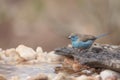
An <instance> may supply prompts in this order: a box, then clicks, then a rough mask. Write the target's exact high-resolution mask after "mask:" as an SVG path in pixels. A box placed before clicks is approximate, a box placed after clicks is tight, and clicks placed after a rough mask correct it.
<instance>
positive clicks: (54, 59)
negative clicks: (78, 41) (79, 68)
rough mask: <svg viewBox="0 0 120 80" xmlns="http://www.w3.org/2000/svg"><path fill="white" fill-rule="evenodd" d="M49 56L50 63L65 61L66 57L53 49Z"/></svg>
mask: <svg viewBox="0 0 120 80" xmlns="http://www.w3.org/2000/svg"><path fill="white" fill-rule="evenodd" d="M47 58H48V62H50V63H59V62H63V60H64V57H63V56H60V55H57V54H55V52H54V51H51V52H49V53H48V54H47Z"/></svg>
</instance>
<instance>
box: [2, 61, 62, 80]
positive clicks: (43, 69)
mask: <svg viewBox="0 0 120 80" xmlns="http://www.w3.org/2000/svg"><path fill="white" fill-rule="evenodd" d="M58 66H61V65H60V64H48V63H40V64H34V65H8V64H1V65H0V74H3V75H5V76H6V77H7V79H10V77H12V76H19V77H20V80H26V78H27V77H28V76H34V75H36V74H38V73H45V74H48V75H49V74H50V75H52V76H55V75H56V73H55V67H58Z"/></svg>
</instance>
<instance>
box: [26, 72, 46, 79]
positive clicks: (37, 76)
mask: <svg viewBox="0 0 120 80" xmlns="http://www.w3.org/2000/svg"><path fill="white" fill-rule="evenodd" d="M27 80H48V76H47V75H45V74H41V73H40V74H37V75H35V76H32V77H29V78H28V79H27Z"/></svg>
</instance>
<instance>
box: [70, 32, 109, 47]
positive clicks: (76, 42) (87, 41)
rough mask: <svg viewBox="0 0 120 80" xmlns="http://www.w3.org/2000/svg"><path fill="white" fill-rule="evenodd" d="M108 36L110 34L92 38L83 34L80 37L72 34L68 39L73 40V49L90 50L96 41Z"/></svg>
mask: <svg viewBox="0 0 120 80" xmlns="http://www.w3.org/2000/svg"><path fill="white" fill-rule="evenodd" d="M108 34H109V33H105V34H101V35H98V36H92V35H82V34H81V35H79V34H74V33H72V34H71V35H70V36H69V37H68V38H69V39H70V40H71V43H72V47H73V48H78V49H88V48H90V47H91V46H92V44H93V43H94V41H95V40H96V39H99V38H101V37H104V36H106V35H108Z"/></svg>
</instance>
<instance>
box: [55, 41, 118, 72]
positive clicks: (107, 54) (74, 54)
mask: <svg viewBox="0 0 120 80" xmlns="http://www.w3.org/2000/svg"><path fill="white" fill-rule="evenodd" d="M111 46H114V45H104V44H98V43H97V44H96V45H93V46H92V47H91V48H90V49H89V50H88V49H86V50H82V51H79V50H76V49H74V48H71V47H62V48H57V49H55V54H58V55H62V56H65V57H71V58H73V59H76V60H78V61H79V63H80V64H82V65H87V66H89V67H93V68H104V69H111V70H114V71H118V72H120V54H119V53H120V47H119V46H118V47H115V46H114V49H112V50H110V49H109V48H110V47H111Z"/></svg>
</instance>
